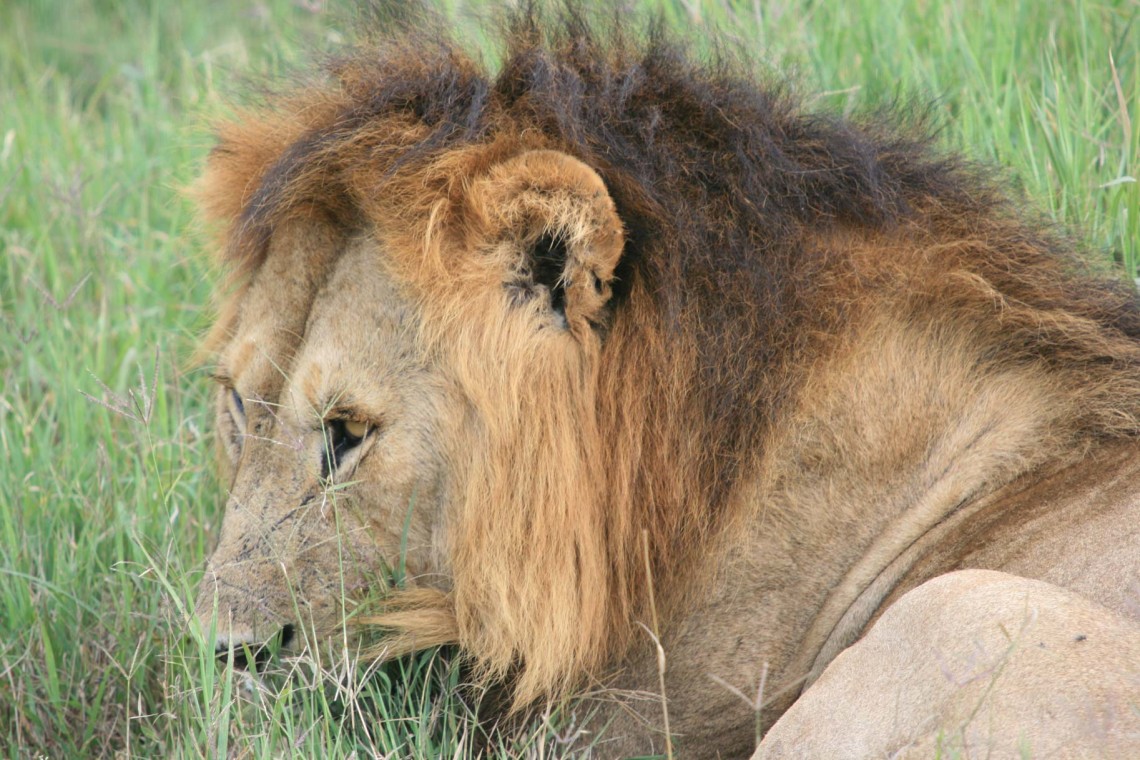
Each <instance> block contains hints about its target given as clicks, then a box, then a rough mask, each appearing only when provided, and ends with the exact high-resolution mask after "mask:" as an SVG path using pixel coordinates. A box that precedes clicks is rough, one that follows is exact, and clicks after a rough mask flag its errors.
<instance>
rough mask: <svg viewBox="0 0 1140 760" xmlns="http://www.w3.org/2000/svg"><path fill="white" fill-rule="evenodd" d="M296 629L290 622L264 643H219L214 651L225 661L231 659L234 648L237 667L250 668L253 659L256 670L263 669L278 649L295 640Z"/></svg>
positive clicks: (239, 668)
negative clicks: (231, 651)
mask: <svg viewBox="0 0 1140 760" xmlns="http://www.w3.org/2000/svg"><path fill="white" fill-rule="evenodd" d="M295 630H296V629H295V628H294V627H293V625H292V623H289V624H286V625H285V626H284V627H282V628H281V630H280V631H279V632H278V633H277V635H276V636H274V637H273V638H272V639H270V640H269V641H266V642H264V643H262V644H254V643H251V642H244V641H242V642H233V643H232V644H218V645H217V647H215V649H214V653H215V655H216V656H217V658H218V659H219V660H220V661H221V662H222V663H225V662H226V661H227V660H228V659H229V656H230V649H231V648H232V649H233V650H234V668H235V669H237V670H249V666H250V662H251V660H252V662H253V665H254V668H255V670H261V669H262V668H264V667H265V666H266V665H267V664H268V663H269V661H270V660H271V659H272V658H273V655H274V653H275V652H277V650H279V649H282V648H284V647H287V646H289V645H290V644H291V643H292V642H293V636H294V634H295Z"/></svg>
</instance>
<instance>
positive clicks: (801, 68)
mask: <svg viewBox="0 0 1140 760" xmlns="http://www.w3.org/2000/svg"><path fill="white" fill-rule="evenodd" d="M316 5H319V4H312V3H309V4H305V3H301V2H295V1H290V0H258V1H257V2H231V3H193V4H192V3H157V2H154V3H146V2H143V1H142V0H121V1H114V2H113V1H112V0H88V1H87V2H65V1H64V0H38V1H32V0H29V1H26V2H18V1H17V2H5V3H3V4H0V391H2V393H0V751H2V753H3V754H5V755H7V756H10V757H19V756H27V755H35V754H37V753H42V754H43V755H45V756H48V757H59V758H62V757H83V756H103V755H112V754H118V753H125V754H126V755H131V756H143V757H152V756H189V757H198V756H204V755H205V756H226V755H232V756H235V757H272V756H279V755H281V754H288V752H290V751H296V752H298V753H300V754H301V755H302V756H323V755H332V756H345V755H348V754H351V753H352V752H356V753H357V754H358V755H360V756H373V755H384V754H385V753H392V756H395V757H407V756H415V757H436V756H441V755H446V756H453V755H455V756H463V755H464V752H465V750H464V749H463V748H464V747H469V746H470V740H471V731H472V723H471V720H470V714H469V708H468V707H467V706H466V705H464V704H463V703H462V701H461V700H460V699H459V697H457V696H456V695H455V693H454V690H453V689H452V688H451V687H452V686H453V685H454V681H455V679H456V678H457V671H456V669H455V668H454V667H452V666H450V665H448V664H447V663H446V662H444V661H441V660H440V659H439V658H438V657H437V656H436V655H434V654H431V653H428V654H425V655H424V656H422V657H420V658H417V659H413V660H411V661H408V662H403V663H396V664H392V665H387V666H385V667H384V668H382V669H380V670H379V671H376V670H375V669H372V670H368V671H367V672H362V673H356V674H353V675H347V676H337V675H336V674H335V672H334V671H335V666H333V665H329V664H327V663H326V664H325V665H323V666H316V665H313V664H306V663H297V664H295V665H294V666H293V667H294V668H295V669H296V671H297V673H296V675H295V677H294V678H292V679H286V678H281V677H278V678H274V679H270V680H269V681H267V683H266V688H267V689H276V690H278V691H277V696H275V697H274V696H272V694H273V692H272V691H261V690H257V689H255V690H253V691H250V692H249V694H250V695H252V696H242V694H243V689H244V687H243V686H242V684H241V683H239V682H237V681H235V679H233V678H231V677H229V674H228V673H226V672H224V671H221V670H219V669H218V667H217V666H216V664H215V662H214V659H213V654H212V652H211V651H209V650H208V649H205V648H203V647H202V646H201V645H200V644H199V643H198V642H197V641H196V640H194V639H193V638H190V637H188V636H187V635H186V630H187V629H186V625H185V616H184V610H185V605H186V604H187V603H188V600H189V599H190V598H191V597H192V591H193V583H194V580H195V575H194V573H195V571H196V570H198V569H200V567H201V566H202V563H203V561H204V559H205V556H206V553H207V551H208V547H209V545H210V540H211V536H213V535H214V534H216V532H217V529H218V526H219V518H220V503H221V499H220V491H219V488H218V487H217V485H216V484H215V483H214V482H213V480H212V479H211V476H210V473H209V464H210V463H211V462H212V456H213V454H212V447H211V445H210V440H209V430H210V427H211V420H210V415H209V413H208V412H207V408H206V407H207V405H206V400H205V397H206V392H207V388H208V382H207V380H206V378H205V377H204V375H203V373H201V372H198V371H195V370H192V369H188V368H189V366H190V365H189V362H188V357H189V355H190V353H191V351H192V349H193V345H194V340H195V336H197V335H198V334H199V333H200V332H201V330H202V329H203V327H204V326H205V324H206V320H207V319H208V310H207V308H206V304H208V302H209V299H210V293H211V282H212V280H213V276H212V273H211V270H210V266H209V263H208V253H207V251H206V250H204V245H205V243H204V238H203V237H202V236H201V235H198V234H195V233H194V232H193V229H194V222H193V215H192V209H191V208H190V206H189V204H188V203H187V202H186V201H185V200H184V199H183V197H182V196H181V195H180V192H179V188H180V187H183V186H185V185H186V184H187V183H188V182H189V181H190V180H191V179H192V178H193V176H194V173H195V171H196V167H198V166H199V165H200V162H201V160H202V157H203V155H204V152H205V151H206V150H207V148H208V145H209V136H208V134H207V131H206V130H205V128H204V125H205V124H206V122H207V121H208V119H209V118H210V116H212V115H215V114H217V113H219V112H221V111H222V110H223V109H224V103H225V102H226V101H227V100H228V99H229V98H230V97H231V96H233V95H235V94H237V93H240V91H241V89H242V88H241V86H240V85H241V82H242V81H243V79H244V78H245V77H247V76H250V75H253V76H255V77H256V76H257V75H261V74H266V73H270V74H271V73H274V72H281V71H283V70H285V69H286V68H287V67H289V66H292V65H295V64H297V63H298V62H300V61H303V60H304V59H305V55H306V54H305V51H306V50H313V49H324V48H327V47H329V46H331V45H334V44H335V43H336V42H337V41H338V40H339V39H342V38H344V37H346V36H348V35H347V31H346V29H345V27H344V25H343V23H342V21H343V19H345V18H347V17H349V16H350V15H351V14H343V13H339V12H335V11H326V10H320V9H318V10H309V7H315V6H316ZM446 7H447V8H448V12H449V13H451V14H453V15H454V16H455V17H456V18H458V19H459V23H465V22H464V21H463V19H464V18H467V17H469V12H470V11H471V5H470V4H469V3H464V2H462V0H455V2H452V3H449V4H447V6H446ZM665 12H666V14H667V15H668V16H669V18H670V19H671V20H672V21H674V22H675V23H679V24H684V25H685V26H687V27H690V28H693V29H695V31H696V33H697V34H698V35H703V34H704V33H705V32H706V30H710V29H712V28H714V27H719V28H721V29H723V30H725V32H726V33H727V34H728V35H730V36H732V37H735V38H736V40H737V41H739V42H740V43H741V44H742V45H743V46H744V47H746V48H748V49H753V50H756V51H757V53H758V55H759V56H760V60H761V61H762V63H763V64H764V65H766V66H769V67H772V68H775V69H778V70H782V71H787V72H790V73H791V74H792V76H794V78H795V79H796V80H797V81H798V82H800V83H801V86H802V87H803V88H804V89H805V90H806V91H810V92H818V93H821V94H820V95H818V96H815V102H816V103H817V104H818V105H820V106H821V107H827V108H832V109H838V110H842V111H852V110H855V109H859V108H863V107H868V106H873V105H874V104H876V103H881V102H884V101H889V100H894V99H898V98H903V99H907V98H911V97H914V96H917V97H918V98H920V99H929V100H933V101H934V102H935V108H936V110H937V111H938V112H939V113H940V114H942V117H943V118H942V120H943V123H944V124H945V128H944V132H943V140H944V142H945V144H946V145H948V146H951V147H954V148H959V149H962V150H964V151H966V152H968V153H969V154H971V155H973V156H976V157H979V158H982V159H985V160H989V161H993V162H996V163H999V164H1001V165H1003V166H1005V167H1008V173H1009V176H1010V177H1011V179H1012V180H1013V182H1014V184H1015V185H1016V186H1017V188H1018V192H1023V193H1024V194H1025V195H1026V196H1027V197H1028V198H1029V199H1031V200H1032V202H1033V203H1035V204H1037V205H1038V206H1039V207H1040V208H1041V209H1042V210H1043V211H1044V212H1045V213H1046V214H1048V215H1051V216H1052V218H1053V219H1055V220H1056V221H1057V222H1059V223H1061V224H1063V225H1066V226H1068V227H1070V228H1072V229H1074V230H1076V231H1078V232H1079V233H1080V234H1082V235H1084V236H1085V237H1086V238H1087V239H1088V240H1089V241H1090V243H1091V245H1092V247H1093V248H1094V250H1096V251H1097V252H1098V253H1100V254H1102V255H1103V257H1104V260H1105V261H1116V262H1118V263H1120V264H1122V265H1123V267H1124V268H1125V270H1126V272H1127V274H1128V275H1130V276H1133V277H1134V276H1136V274H1137V272H1136V267H1137V260H1138V256H1140V186H1138V184H1137V182H1136V180H1135V178H1136V177H1138V176H1140V166H1138V165H1137V160H1138V157H1140V105H1138V104H1140V5H1137V3H1136V2H1135V1H1134V0H1117V1H1116V2H1101V3H1094V2H1090V1H1085V2H1082V1H1081V0H1074V1H1073V2H1065V3H1061V2H1056V3H1051V2H1040V1H1039V0H1008V2H1001V3H994V2H991V1H989V0H912V1H911V2H903V1H902V0H875V2H870V1H869V0H853V1H851V2H845V3H838V2H835V3H830V2H819V1H818V0H816V1H813V0H772V1H771V2H764V3H755V4H753V3H740V4H730V3H727V2H724V1H723V0H721V1H719V2H708V3H701V4H697V3H695V0H691V2H689V3H688V4H677V5H669V6H667V7H666V8H665ZM89 397H90V398H89ZM93 399H96V400H97V401H96V400H93ZM257 695H260V696H257ZM549 741H552V740H549V739H548V742H549ZM554 744H556V742H554ZM457 747H458V749H457ZM522 751H523V750H522V749H520V748H515V749H514V750H512V751H510V752H508V751H507V750H505V749H504V750H501V752H500V754H514V753H518V752H522Z"/></svg>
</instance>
